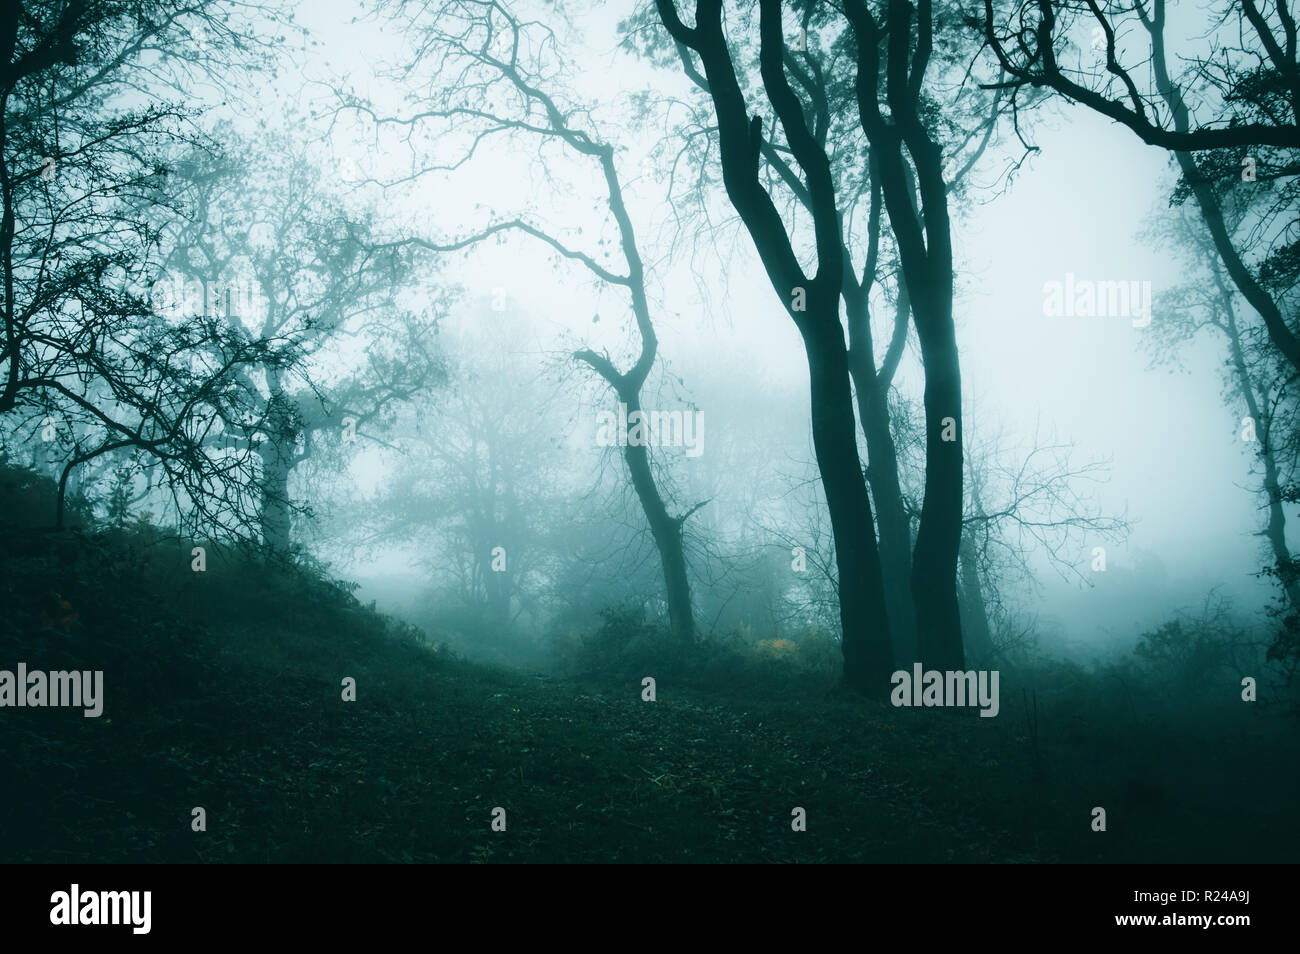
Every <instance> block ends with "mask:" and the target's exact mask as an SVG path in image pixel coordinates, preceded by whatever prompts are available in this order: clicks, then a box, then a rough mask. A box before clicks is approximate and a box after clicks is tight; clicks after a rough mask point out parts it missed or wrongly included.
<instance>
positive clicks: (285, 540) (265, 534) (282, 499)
mask: <svg viewBox="0 0 1300 954" xmlns="http://www.w3.org/2000/svg"><path fill="white" fill-rule="evenodd" d="M290 446H292V445H290ZM258 456H259V457H261V459H262V475H261V487H260V495H261V500H260V504H261V507H260V522H261V530H262V545H263V546H265V547H266V549H267V550H269V551H271V552H272V553H273V554H276V555H278V556H287V555H288V553H289V545H290V533H289V528H290V515H289V469H290V468H289V461H288V460H287V459H286V457H285V450H284V449H283V447H282V444H281V443H272V442H270V441H268V442H267V443H265V444H263V445H262V446H261V447H259V448H258Z"/></svg>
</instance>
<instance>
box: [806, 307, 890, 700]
mask: <svg viewBox="0 0 1300 954" xmlns="http://www.w3.org/2000/svg"><path fill="white" fill-rule="evenodd" d="M811 304H812V303H811V302H810V305H811ZM838 306H839V302H838V300H832V301H830V302H827V303H824V304H822V305H821V307H823V308H827V309H834V310H835V311H836V312H838ZM830 318H831V316H830V315H826V316H817V315H811V314H810V319H811V320H809V321H807V322H804V323H802V324H801V327H800V330H801V331H802V332H803V338H804V348H805V350H806V351H807V355H808V373H809V378H810V384H811V391H812V433H813V450H814V453H815V454H816V456H817V467H818V469H819V470H820V472H821V476H822V489H823V491H824V493H825V494H826V507H827V510H829V512H830V518H831V531H832V534H833V535H834V538H835V563H836V569H837V571H838V574H839V593H840V623H841V627H842V631H843V636H842V646H841V648H842V651H843V653H844V679H845V682H846V683H848V684H849V685H850V686H852V687H853V688H854V689H857V690H858V691H860V692H864V693H866V694H868V695H874V696H881V697H883V696H886V695H888V693H889V688H890V681H889V680H890V675H891V674H892V672H893V646H892V644H891V641H890V625H889V624H890V617H889V612H888V609H887V606H888V603H887V600H886V595H885V584H884V579H883V576H882V568H881V563H880V553H879V551H878V550H877V549H876V534H875V526H874V518H873V515H872V510H871V499H870V497H868V495H867V484H866V481H865V480H864V478H863V476H862V463H861V461H860V459H859V458H858V441H857V421H856V419H855V418H854V414H853V395H852V392H851V389H850V388H849V374H848V371H849V368H848V349H847V348H846V347H845V345H844V333H843V331H842V329H841V327H840V323H839V321H838V320H835V321H832V320H830Z"/></svg>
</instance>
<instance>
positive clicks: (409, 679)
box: [0, 564, 1300, 863]
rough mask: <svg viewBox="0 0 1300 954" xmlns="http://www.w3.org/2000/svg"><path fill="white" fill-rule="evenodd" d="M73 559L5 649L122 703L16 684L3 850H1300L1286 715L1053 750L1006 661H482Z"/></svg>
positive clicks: (460, 854) (5, 639)
mask: <svg viewBox="0 0 1300 954" xmlns="http://www.w3.org/2000/svg"><path fill="white" fill-rule="evenodd" d="M30 567H31V565H29V568H28V569H26V570H23V571H19V570H16V569H14V566H13V564H9V566H8V569H7V570H5V572H6V573H7V574H8V579H7V583H6V580H5V579H4V578H0V586H4V585H7V586H8V587H9V590H10V593H11V594H12V593H14V592H15V590H14V589H13V587H14V586H15V580H16V578H17V577H16V574H20V573H25V574H26V575H27V578H26V579H19V580H18V581H17V582H18V583H19V584H33V582H34V581H33V579H31V575H32V574H33V573H40V572H42V571H41V569H40V567H39V566H37V567H36V568H35V569H31V568H30ZM0 569H3V567H0ZM61 587H62V589H61V591H60V592H59V594H58V595H59V597H60V600H61V601H62V602H66V603H67V604H69V605H68V606H65V607H64V616H63V617H55V618H51V617H50V616H49V614H48V611H46V610H41V609H39V608H37V607H36V606H35V604H32V603H30V602H28V603H23V601H22V600H18V601H16V602H13V601H11V603H10V604H9V608H10V610H11V611H10V612H8V613H7V615H5V616H4V617H3V619H0V622H4V623H7V624H9V628H8V631H7V632H6V631H4V630H0V669H13V668H14V666H15V664H16V663H17V662H19V661H25V662H26V663H27V664H28V667H29V668H30V669H35V668H46V669H61V668H72V667H74V666H75V667H76V668H94V669H102V670H104V673H105V676H104V696H105V706H104V712H103V715H102V716H101V717H99V718H84V717H83V715H82V712H81V711H80V710H77V709H53V708H22V709H18V708H5V709H0V765H3V783H2V785H0V861H4V862H12V861H39V862H70V861H77V862H125V861H142V862H155V861H157V862H161V861H167V862H200V861H202V862H364V861H392V862H411V861H415V862H432V861H436V862H471V863H483V862H596V861H599V862H689V861H695V862H701V861H708V862H771V861H777V862H796V861H803V862H827V861H836V862H855V861H886V862H888V861H925V862H983V861H998V862H1052V861H1085V862H1089V861H1142V862H1150V861H1162V862H1173V861H1192V862H1207V861H1250V862H1260V861H1291V862H1294V861H1296V860H1297V857H1298V853H1297V843H1298V838H1297V832H1298V824H1297V813H1296V811H1295V806H1296V804H1297V803H1298V799H1297V795H1298V793H1300V788H1298V787H1297V780H1296V758H1295V751H1296V750H1295V747H1294V744H1293V743H1294V736H1293V735H1292V736H1290V743H1291V744H1287V742H1286V740H1287V738H1288V737H1287V736H1286V735H1285V729H1286V727H1282V726H1279V727H1278V728H1277V732H1278V733H1279V734H1277V735H1275V734H1274V733H1273V732H1272V731H1271V730H1270V731H1263V730H1258V731H1251V732H1241V731H1240V730H1239V729H1238V728H1235V727H1232V726H1227V725H1223V726H1220V727H1219V728H1218V729H1214V728H1213V724H1212V726H1211V728H1210V729H1204V728H1202V729H1199V730H1197V731H1188V729H1187V728H1186V727H1185V726H1180V725H1177V724H1161V723H1160V722H1158V721H1151V720H1144V721H1141V722H1139V721H1136V720H1135V721H1134V722H1133V723H1132V724H1131V725H1127V726H1123V727H1120V728H1119V729H1117V728H1116V727H1114V726H1108V727H1107V728H1106V729H1105V730H1101V729H1097V730H1093V729H1090V728H1089V726H1088V724H1087V714H1086V713H1072V714H1067V713H1065V712H1064V711H1063V710H1053V709H1051V708H1050V707H1049V708H1048V709H1047V710H1046V712H1044V713H1040V721H1041V722H1042V724H1043V725H1044V738H1043V739H1040V740H1039V746H1040V758H1039V759H1035V756H1034V748H1035V746H1034V740H1033V738H1032V735H1031V733H1030V730H1029V728H1028V726H1027V723H1026V721H1025V719H1024V718H1023V711H1022V709H1021V708H1020V706H1019V701H1018V700H1013V699H1011V698H1009V695H1008V691H1007V689H1006V688H1005V687H1004V688H1003V701H1002V711H1001V713H1000V715H999V717H998V718H987V719H982V718H978V717H976V716H975V715H974V712H973V710H972V711H967V712H963V713H961V714H954V713H953V712H951V711H944V710H935V709H894V708H891V707H889V706H887V705H882V704H879V703H873V702H866V701H862V700H860V699H857V698H853V697H849V696H845V695H842V694H840V693H838V692H833V693H830V694H825V695H821V694H814V695H812V696H811V697H810V696H808V695H806V694H805V695H803V696H799V697H793V698H778V697H773V696H772V695H771V694H766V695H763V696H755V695H745V694H743V693H714V692H705V691H702V690H700V689H699V688H686V687H684V686H677V685H675V684H674V681H673V680H672V679H671V678H661V679H659V681H658V685H657V700H656V701H654V702H644V701H642V699H641V684H640V682H639V680H637V681H629V682H626V683H621V682H619V681H610V680H605V681H598V682H583V681H575V680H566V679H560V678H554V677H548V676H542V675H535V674H528V673H519V672H512V671H506V670H501V669H495V668H490V667H484V666H481V665H476V664H472V663H469V662H465V661H463V660H459V659H456V658H453V657H451V656H450V655H449V654H447V653H446V652H441V651H438V650H436V649H435V648H432V647H430V646H428V645H426V644H424V643H421V642H418V641H416V640H413V639H411V638H410V637H409V636H403V635H401V634H400V632H399V628H397V627H393V626H392V625H391V623H387V622H382V623H381V618H380V617H378V616H377V614H374V613H373V612H371V611H369V610H366V609H363V608H360V607H356V606H346V605H344V604H335V603H333V602H331V601H329V600H317V601H316V602H315V604H314V605H313V604H312V601H311V600H310V599H301V600H299V601H297V603H296V605H297V606H299V607H302V609H301V610H299V611H295V612H294V613H284V614H280V615H279V616H277V617H276V618H275V621H274V622H269V621H267V622H259V621H257V620H255V619H248V618H245V617H244V616H242V615H241V614H240V613H239V612H237V611H235V610H233V609H230V608H229V606H228V607H227V610H226V611H221V610H220V609H219V607H218V606H217V605H216V604H211V605H210V606H209V608H208V609H206V610H201V611H200V614H201V615H204V616H205V617H206V619H205V620H196V619H193V618H190V619H187V615H192V614H193V613H194V612H195V610H194V609H193V607H195V606H196V605H198V603H197V602H196V601H191V603H190V609H189V612H188V613H187V612H186V610H185V601H184V599H183V598H179V597H178V602H177V604H176V606H177V607H179V609H177V608H176V607H173V608H172V609H163V610H160V609H157V608H155V607H154V606H153V605H152V604H148V603H145V602H141V601H136V602H134V603H133V602H132V599H133V597H130V596H129V595H128V594H126V593H125V592H124V591H122V590H121V589H120V588H119V589H118V590H117V591H116V595H114V592H115V591H114V590H113V589H112V587H106V588H101V589H100V590H99V591H93V588H90V587H89V586H88V585H87V586H83V587H82V589H83V590H86V591H85V592H75V591H77V590H78V584H77V583H75V582H72V583H70V582H68V581H67V580H66V579H65V580H64V582H63V583H62V584H61ZM38 588H39V587H38ZM47 589H48V587H47ZM33 592H35V591H33ZM69 594H71V595H69ZM79 601H80V602H79ZM254 603H255V601H252V600H251V599H250V604H249V605H250V606H251V605H253V604H254ZM60 605H62V603H61V604H60ZM15 606H18V607H20V609H21V612H20V611H19V609H14V607H15ZM69 607H70V609H69ZM295 613H296V615H295ZM16 614H17V615H16ZM42 614H43V615H42ZM74 617H75V619H74ZM34 619H39V623H40V628H39V630H38V631H34V630H33V629H32V628H31V625H32V622H33V620H34ZM125 620H134V621H135V622H134V624H126V623H124V621H125ZM345 677H351V678H353V679H355V680H356V700H355V701H351V702H347V701H344V700H343V698H342V696H343V688H342V684H343V680H344V679H345ZM1017 694H1018V693H1017ZM1040 767H1041V770H1040ZM1095 806H1102V807H1104V808H1105V809H1106V811H1107V830H1106V831H1105V832H1095V831H1093V830H1092V827H1091V822H1092V810H1093V808H1094V807H1095ZM195 807H202V808H203V809H204V810H205V813H206V830H205V831H194V830H192V824H191V822H192V817H193V816H192V809H194V808H195ZM498 807H500V808H503V809H505V826H506V829H505V831H494V830H493V827H492V821H493V817H494V816H493V809H495V808H498ZM796 808H802V809H804V810H805V812H806V830H805V831H795V830H794V829H793V827H792V819H793V816H792V812H793V810H794V809H796Z"/></svg>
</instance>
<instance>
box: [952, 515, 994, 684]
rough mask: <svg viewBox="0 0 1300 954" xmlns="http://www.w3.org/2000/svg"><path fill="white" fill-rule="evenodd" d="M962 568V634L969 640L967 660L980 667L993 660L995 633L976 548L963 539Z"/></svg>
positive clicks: (960, 556) (960, 554) (961, 551)
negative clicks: (990, 623)
mask: <svg viewBox="0 0 1300 954" xmlns="http://www.w3.org/2000/svg"><path fill="white" fill-rule="evenodd" d="M958 562H959V564H960V566H961V631H962V636H963V638H964V639H965V641H966V660H967V662H968V663H970V664H972V665H976V666H983V665H987V664H988V663H989V661H990V660H991V659H992V658H993V633H992V629H991V628H990V626H989V614H988V606H987V605H986V604H985V602H984V587H983V586H982V585H981V584H980V574H979V565H978V562H977V561H976V559H975V547H974V546H972V544H971V542H970V540H968V539H967V538H966V536H965V535H963V536H962V541H961V549H960V551H959V553H958Z"/></svg>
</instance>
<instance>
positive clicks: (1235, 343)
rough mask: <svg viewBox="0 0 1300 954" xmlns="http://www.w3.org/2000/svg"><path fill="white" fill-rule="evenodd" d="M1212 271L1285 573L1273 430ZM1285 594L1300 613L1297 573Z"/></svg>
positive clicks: (1271, 534) (1223, 288) (1287, 551)
mask: <svg viewBox="0 0 1300 954" xmlns="http://www.w3.org/2000/svg"><path fill="white" fill-rule="evenodd" d="M1210 270H1211V273H1212V274H1213V275H1214V281H1215V285H1216V286H1217V288H1218V292H1219V302H1220V306H1221V307H1222V309H1223V315H1224V321H1223V330H1224V332H1225V333H1226V334H1227V336H1228V348H1229V353H1230V355H1231V361H1232V370H1233V373H1234V374H1235V375H1236V378H1237V390H1238V391H1240V392H1241V396H1242V399H1243V400H1244V401H1245V402H1246V412H1247V413H1248V414H1249V415H1250V417H1251V419H1252V420H1253V421H1255V423H1256V424H1257V425H1258V427H1259V431H1260V432H1259V434H1257V435H1256V436H1257V440H1258V442H1259V457H1260V460H1261V461H1263V463H1264V494H1265V496H1266V497H1267V498H1268V523H1267V524H1266V525H1265V527H1264V539H1266V540H1267V541H1268V545H1269V549H1270V550H1271V551H1272V553H1273V558H1274V560H1275V561H1276V562H1277V564H1278V566H1279V567H1280V568H1283V569H1284V570H1285V569H1286V568H1289V567H1290V566H1291V564H1292V557H1291V548H1290V547H1289V546H1287V542H1286V511H1285V510H1284V509H1283V508H1282V480H1281V477H1280V475H1279V473H1278V466H1277V455H1276V454H1274V452H1273V444H1272V438H1271V435H1270V431H1271V427H1270V425H1268V424H1267V423H1266V422H1265V421H1264V419H1263V417H1262V416H1261V411H1260V406H1259V398H1258V397H1257V396H1256V394H1255V382H1254V381H1253V380H1252V379H1251V376H1250V368H1249V366H1248V365H1247V364H1246V355H1245V353H1244V352H1243V351H1242V347H1241V332H1240V330H1239V329H1238V327H1237V310H1236V309H1235V308H1234V307H1233V304H1232V294H1231V293H1230V292H1229V290H1228V287H1227V285H1226V284H1225V282H1224V281H1223V276H1222V275H1221V274H1220V272H1219V269H1218V267H1217V265H1216V263H1215V262H1214V261H1213V259H1211V260H1210ZM1280 581H1281V584H1282V591H1283V592H1284V593H1285V594H1286V598H1287V602H1288V603H1289V604H1290V606H1291V609H1292V611H1293V612H1300V580H1297V579H1296V576H1295V574H1294V573H1290V572H1283V573H1282V574H1281V576H1280Z"/></svg>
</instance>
